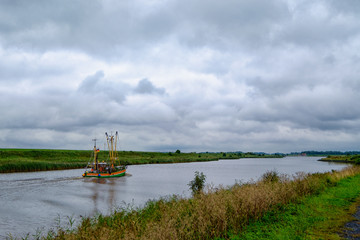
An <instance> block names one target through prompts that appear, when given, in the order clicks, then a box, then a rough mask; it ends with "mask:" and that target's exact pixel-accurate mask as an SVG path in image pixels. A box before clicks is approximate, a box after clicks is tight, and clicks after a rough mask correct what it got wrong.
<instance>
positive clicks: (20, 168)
mask: <svg viewBox="0 0 360 240" xmlns="http://www.w3.org/2000/svg"><path fill="white" fill-rule="evenodd" d="M118 154H119V160H120V163H121V164H126V165H135V164H152V163H182V162H201V161H217V160H219V159H239V158H273V157H279V155H273V154H265V153H250V152H248V153H241V152H217V153H210V152H204V153H196V152H192V153H182V152H181V151H180V150H176V151H175V152H137V151H118ZM108 156H109V152H108V151H100V152H99V153H98V160H99V161H107V159H108ZM91 161H93V158H92V151H90V150H48V149H0V173H8V172H30V171H46V170H60V169H71V168H85V167H86V165H87V163H88V162H91Z"/></svg>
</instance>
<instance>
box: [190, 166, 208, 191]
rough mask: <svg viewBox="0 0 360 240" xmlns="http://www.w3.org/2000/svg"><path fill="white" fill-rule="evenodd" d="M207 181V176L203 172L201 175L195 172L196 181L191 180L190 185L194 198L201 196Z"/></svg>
mask: <svg viewBox="0 0 360 240" xmlns="http://www.w3.org/2000/svg"><path fill="white" fill-rule="evenodd" d="M205 179H206V176H205V175H204V174H203V173H202V172H201V173H199V172H198V171H196V172H195V177H194V179H193V180H191V181H190V182H189V184H188V186H189V187H190V190H191V191H192V194H193V195H194V196H195V195H197V194H199V193H200V192H201V191H202V190H203V188H204V186H205Z"/></svg>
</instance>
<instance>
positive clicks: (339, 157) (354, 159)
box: [320, 155, 360, 164]
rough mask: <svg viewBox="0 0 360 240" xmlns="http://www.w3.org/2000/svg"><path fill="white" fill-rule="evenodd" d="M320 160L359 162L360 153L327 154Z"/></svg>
mask: <svg viewBox="0 0 360 240" xmlns="http://www.w3.org/2000/svg"><path fill="white" fill-rule="evenodd" d="M320 161H325V162H339V163H353V164H360V155H329V156H327V157H325V158H322V159H320Z"/></svg>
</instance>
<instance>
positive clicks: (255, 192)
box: [55, 166, 360, 239]
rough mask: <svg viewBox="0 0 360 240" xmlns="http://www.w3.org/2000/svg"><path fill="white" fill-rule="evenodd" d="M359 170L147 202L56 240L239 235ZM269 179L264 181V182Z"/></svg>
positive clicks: (278, 179)
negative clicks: (274, 212)
mask: <svg viewBox="0 0 360 240" xmlns="http://www.w3.org/2000/svg"><path fill="white" fill-rule="evenodd" d="M359 173H360V168H359V167H355V166H354V167H348V168H346V169H344V170H342V171H339V172H332V173H321V174H320V173H316V174H304V173H299V174H296V175H295V176H292V177H291V178H290V177H289V176H279V175H278V174H276V175H277V177H276V178H274V175H273V174H272V175H271V178H266V176H265V175H264V177H263V178H261V180H259V181H257V182H249V183H245V184H235V185H234V186H232V187H231V188H224V187H218V188H214V187H208V189H207V190H205V192H203V193H200V194H198V195H196V196H195V197H194V198H191V199H184V198H181V197H179V196H173V197H171V198H168V199H161V200H159V201H151V202H148V203H147V205H146V206H145V207H144V208H142V209H136V210H123V211H119V212H115V213H114V214H112V215H110V216H98V217H97V218H96V219H88V218H86V219H83V222H82V223H81V225H80V226H79V227H78V229H77V230H75V232H69V231H67V230H60V231H59V232H58V234H57V236H56V237H55V238H56V239H213V238H215V237H223V238H227V237H228V236H227V234H228V233H229V232H233V233H238V232H240V231H242V230H243V229H244V228H246V226H247V225H248V223H249V222H250V221H256V220H257V219H259V218H261V217H262V216H263V215H264V213H265V212H267V211H269V210H276V209H281V206H282V205H284V204H287V203H290V202H295V201H298V200H300V199H301V198H302V197H304V196H307V195H309V194H317V193H319V192H321V191H322V190H323V189H325V188H326V187H329V186H333V185H336V182H337V181H339V180H340V179H342V178H345V177H349V176H354V175H356V174H359ZM269 179H270V180H269Z"/></svg>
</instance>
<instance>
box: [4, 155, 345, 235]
mask: <svg viewBox="0 0 360 240" xmlns="http://www.w3.org/2000/svg"><path fill="white" fill-rule="evenodd" d="M318 159H319V158H317V157H286V158H254V159H239V160H220V161H214V162H194V163H179V164H151V165H135V166H129V167H128V170H127V172H128V174H127V175H126V176H125V177H121V178H112V179H97V178H96V179H93V178H82V177H81V175H82V173H83V172H84V170H83V169H76V170H64V171H47V172H31V173H10V174H0V239H5V238H6V237H7V236H8V234H9V233H11V234H12V236H16V237H24V236H25V235H26V234H27V233H30V235H29V236H30V239H31V238H32V236H33V235H34V234H35V233H36V231H42V232H43V233H45V232H47V231H48V230H49V229H56V227H57V226H59V225H61V226H69V225H68V224H69V223H70V220H71V221H75V223H74V225H76V223H78V222H79V219H80V216H93V215H95V214H98V213H103V214H109V213H111V211H113V210H114V209H117V208H119V207H139V206H143V205H144V204H145V203H146V201H148V200H149V199H159V198H160V197H164V196H169V195H172V194H177V195H182V196H185V197H188V196H190V191H189V187H188V185H187V184H188V183H189V182H190V181H191V180H192V179H193V178H194V172H195V171H199V172H203V173H204V174H205V175H206V183H208V184H213V185H215V186H218V185H224V186H228V185H233V184H234V183H235V182H236V181H249V180H257V179H258V178H259V177H260V176H261V175H262V174H263V173H265V172H266V171H268V170H276V171H277V172H279V173H285V174H289V175H292V174H294V173H296V172H307V173H313V172H326V171H331V170H339V169H342V168H343V167H345V166H346V164H333V163H332V164H331V163H326V162H319V161H317V160H318Z"/></svg>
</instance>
